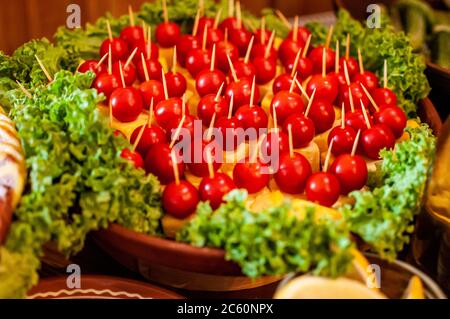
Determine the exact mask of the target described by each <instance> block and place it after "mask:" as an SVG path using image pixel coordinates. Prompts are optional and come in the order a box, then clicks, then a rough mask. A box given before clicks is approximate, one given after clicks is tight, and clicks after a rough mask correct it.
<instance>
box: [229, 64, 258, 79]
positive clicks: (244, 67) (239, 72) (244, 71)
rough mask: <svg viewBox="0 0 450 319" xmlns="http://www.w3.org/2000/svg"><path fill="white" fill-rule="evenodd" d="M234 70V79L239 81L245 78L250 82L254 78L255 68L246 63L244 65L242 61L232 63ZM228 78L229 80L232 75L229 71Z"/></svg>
mask: <svg viewBox="0 0 450 319" xmlns="http://www.w3.org/2000/svg"><path fill="white" fill-rule="evenodd" d="M233 66H234V69H235V71H236V77H237V78H238V79H239V80H240V79H244V78H247V79H249V80H250V81H252V80H253V77H255V76H256V68H255V66H254V65H253V64H252V63H250V62H248V63H245V62H244V60H237V61H234V62H233ZM228 77H229V78H230V79H231V78H232V74H231V71H229V72H228Z"/></svg>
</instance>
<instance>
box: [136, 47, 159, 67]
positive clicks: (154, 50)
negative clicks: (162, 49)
mask: <svg viewBox="0 0 450 319" xmlns="http://www.w3.org/2000/svg"><path fill="white" fill-rule="evenodd" d="M136 47H137V48H138V50H137V51H136V55H135V56H134V58H133V62H134V64H135V65H139V64H142V55H144V58H147V59H153V60H158V58H159V47H158V46H157V45H156V44H155V43H154V42H152V41H150V52H147V51H148V42H145V41H142V42H141V43H140V44H138V45H137V46H136ZM133 50H134V49H133ZM147 53H150V54H147Z"/></svg>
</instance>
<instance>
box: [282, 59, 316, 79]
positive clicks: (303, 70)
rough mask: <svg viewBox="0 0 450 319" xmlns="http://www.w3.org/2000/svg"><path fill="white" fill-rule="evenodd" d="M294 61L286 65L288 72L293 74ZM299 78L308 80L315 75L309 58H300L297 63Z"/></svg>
mask: <svg viewBox="0 0 450 319" xmlns="http://www.w3.org/2000/svg"><path fill="white" fill-rule="evenodd" d="M294 62H295V61H294V60H291V61H289V62H288V64H287V65H286V72H288V73H291V72H292V69H293V68H294ZM295 71H296V72H297V77H298V78H299V79H301V80H305V79H307V78H308V77H309V76H310V75H312V73H313V63H312V61H311V60H310V59H308V58H299V59H298V63H297V68H296V69H295Z"/></svg>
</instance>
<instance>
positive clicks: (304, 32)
mask: <svg viewBox="0 0 450 319" xmlns="http://www.w3.org/2000/svg"><path fill="white" fill-rule="evenodd" d="M310 34H311V31H309V29H308V28H307V27H298V29H297V41H301V42H303V43H305V42H306V40H308V37H309V36H310ZM287 38H288V39H292V40H293V39H294V30H291V31H289V33H288V35H287Z"/></svg>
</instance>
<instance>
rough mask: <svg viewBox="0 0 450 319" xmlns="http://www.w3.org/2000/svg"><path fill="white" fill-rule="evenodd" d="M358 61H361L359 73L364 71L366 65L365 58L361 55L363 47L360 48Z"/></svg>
mask: <svg viewBox="0 0 450 319" xmlns="http://www.w3.org/2000/svg"><path fill="white" fill-rule="evenodd" d="M358 62H359V73H361V74H363V73H364V65H363V59H362V55H361V49H360V48H358Z"/></svg>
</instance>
